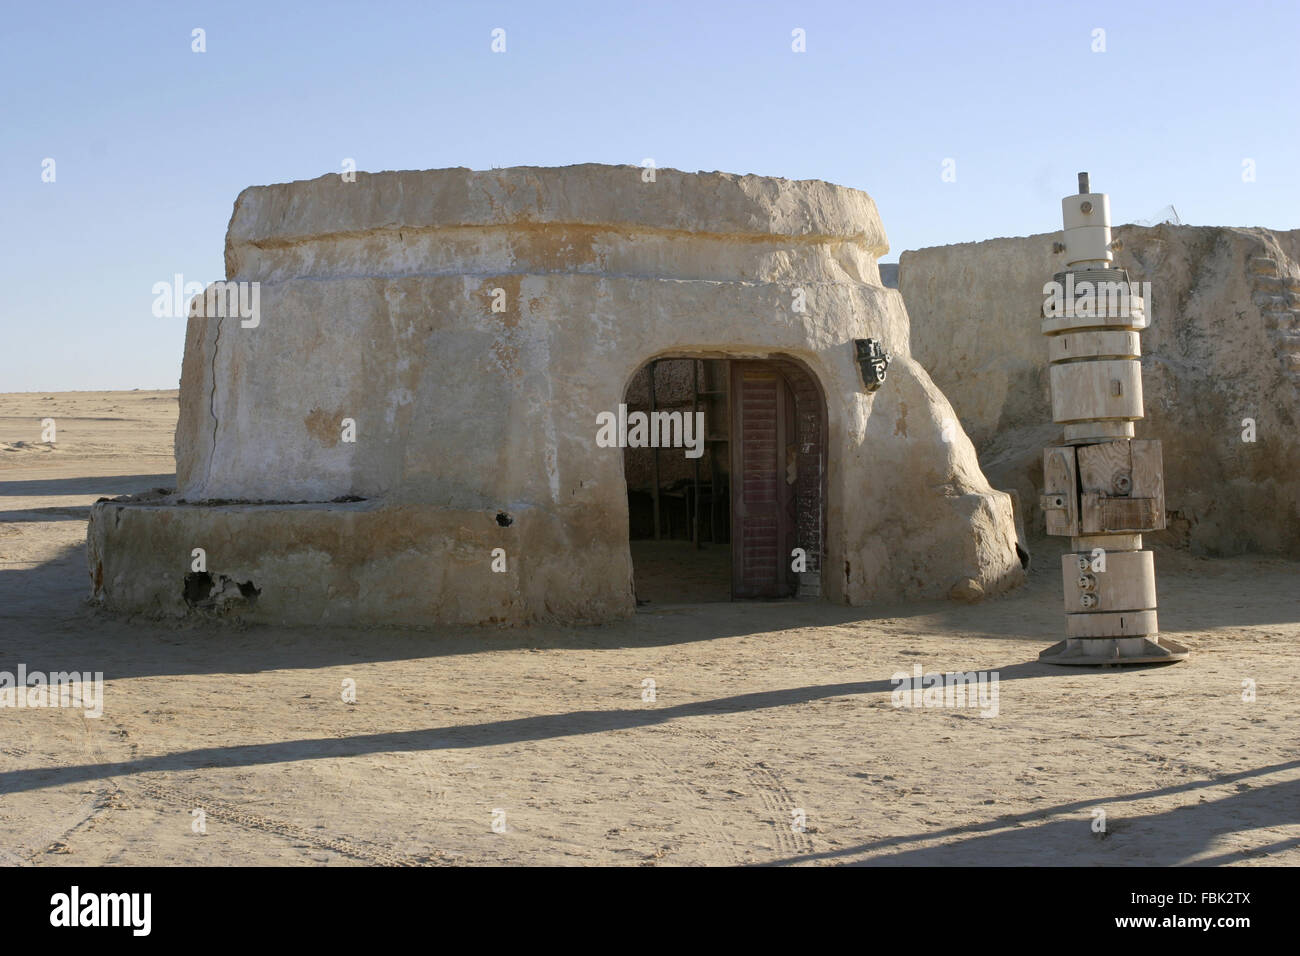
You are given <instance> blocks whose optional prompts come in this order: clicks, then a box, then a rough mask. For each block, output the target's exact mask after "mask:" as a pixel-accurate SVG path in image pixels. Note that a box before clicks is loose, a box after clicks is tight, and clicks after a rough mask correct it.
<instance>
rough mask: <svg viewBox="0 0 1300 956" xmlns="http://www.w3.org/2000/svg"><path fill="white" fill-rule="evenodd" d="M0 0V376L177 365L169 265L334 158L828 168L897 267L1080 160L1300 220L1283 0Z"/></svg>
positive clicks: (176, 371) (1299, 69) (118, 373)
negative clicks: (904, 256) (911, 253)
mask: <svg viewBox="0 0 1300 956" xmlns="http://www.w3.org/2000/svg"><path fill="white" fill-rule="evenodd" d="M5 6H6V9H5V15H4V17H3V20H2V21H0V81H2V83H3V86H0V90H2V92H0V104H2V105H0V120H2V122H0V183H2V184H3V186H2V187H0V227H2V229H3V236H4V240H3V246H2V247H0V252H2V255H0V281H3V287H4V288H5V289H6V290H7V293H8V294H7V295H6V296H5V299H4V302H3V305H2V306H0V392H9V391H53V390H64V389H122V388H137V387H169V388H174V387H176V384H177V382H178V380H179V377H180V366H181V355H182V352H183V348H184V324H185V320H184V318H183V317H157V316H155V315H154V314H153V303H154V299H155V295H154V293H153V291H152V290H153V286H154V284H155V283H158V282H161V281H171V280H172V277H173V276H174V275H175V274H177V273H179V274H181V275H183V276H184V277H185V281H187V282H190V281H199V282H203V283H207V282H210V281H214V280H216V279H220V278H222V277H223V276H224V271H225V269H224V260H223V254H224V242H225V230H226V226H227V224H228V222H229V219H230V214H231V210H232V208H233V204H234V200H235V197H236V196H237V195H238V194H239V192H240V191H241V190H242V189H243V188H245V187H246V186H250V185H258V184H265V183H277V182H288V181H292V180H296V179H311V178H315V177H317V176H320V175H322V174H324V173H331V172H333V173H337V172H340V171H342V169H343V168H344V167H343V165H342V164H343V161H344V160H345V159H346V158H351V159H354V160H355V162H356V165H357V168H358V169H359V170H363V171H368V172H379V171H381V170H391V169H435V168H439V167H448V166H468V167H470V168H472V169H488V168H491V167H494V166H514V165H528V166H563V165H568V164H571V163H586V162H598V163H632V164H640V163H642V162H643V161H644V160H645V159H647V158H649V159H653V161H654V162H655V164H656V165H657V166H658V167H660V168H662V167H673V168H677V169H683V170H688V171H696V170H706V171H707V170H723V171H727V172H734V173H757V174H760V175H767V176H782V177H786V178H790V179H823V180H827V181H829V182H833V183H839V184H841V185H845V186H852V187H855V188H858V189H863V190H865V191H867V192H868V193H870V194H871V196H872V197H873V198H874V199H875V201H876V204H877V206H878V207H879V209H880V213H881V217H882V219H883V221H884V225H885V230H886V233H887V235H888V236H889V240H890V253H889V254H888V255H887V256H885V257H884V260H883V261H887V262H888V261H895V262H896V261H897V259H898V255H899V253H901V252H903V251H904V250H907V249H916V248H921V247H924V246H933V245H943V244H945V243H952V242H966V241H972V240H981V239H989V238H994V237H998V236H1017V235H1028V234H1032V233H1041V232H1051V231H1053V230H1056V229H1059V228H1060V200H1061V197H1063V196H1065V195H1069V194H1071V193H1074V192H1075V190H1076V173H1077V172H1078V171H1079V170H1088V171H1089V172H1090V173H1091V175H1092V188H1093V190H1095V191H1098V192H1106V193H1109V194H1110V197H1111V210H1112V214H1113V217H1114V220H1115V221H1116V222H1117V223H1122V222H1134V221H1142V220H1152V219H1155V218H1157V217H1159V216H1161V215H1162V214H1163V213H1162V211H1163V210H1165V209H1166V207H1169V206H1173V207H1174V209H1175V210H1176V211H1177V214H1178V216H1179V218H1180V219H1181V221H1182V222H1184V223H1189V224H1193V225H1224V226H1265V227H1268V228H1272V229H1295V228H1300V122H1298V119H1300V116H1298V114H1300V54H1297V52H1296V51H1297V44H1298V43H1300V0H1288V2H1250V0H1245V2H1234V3H1231V4H1227V3H1221V2H1220V3H1213V4H1211V3H1208V2H1203V0H1180V2H1159V3H1156V2H1142V0H1127V2H1121V3H1109V2H1089V3H1087V4H1078V3H1074V4H1071V3H1065V2H1058V0H1039V2H1032V3H1031V2H1025V3H1013V2H1005V0H987V2H979V3H976V2H965V0H962V2H958V0H941V2H929V3H927V2H917V0H894V2H891V3H888V4H884V3H874V2H869V0H842V2H816V0H798V2H788V3H775V2H773V3H765V2H761V0H755V2H734V3H733V2H709V0H695V2H685V3H678V2H664V0H643V2H640V3H621V2H616V0H601V2H596V3H589V4H582V3H563V2H562V0H548V2H545V3H536V2H534V3H476V2H465V3H438V2H424V3H398V2H391V3H386V2H357V0H353V2H348V3H332V2H313V3H310V4H307V3H302V4H290V3H277V2H274V0H261V2H255V3H244V2H238V0H223V2H219V3H187V2H170V3H130V2H122V3H113V4H105V3H101V2H98V0H96V2H86V3H79V4H68V3H59V2H50V0H42V2H39V3H23V4H18V3H7V4H6V5H5ZM196 28H197V29H202V30H203V31H204V44H205V46H206V50H205V51H204V52H201V53H200V52H195V51H194V50H193V49H192V47H193V45H194V42H195V41H194V37H193V31H194V30H195V29H196ZM496 29H501V30H504V31H505V52H503V53H494V52H493V51H492V48H491V47H492V42H493V31H494V30H496ZM796 30H802V31H803V37H804V47H805V49H804V50H803V52H796V51H795V50H794V49H793V48H792V47H793V46H794V45H796V39H795V37H794V31H796ZM1098 31H1104V32H1102V33H1099V32H1098ZM1099 47H1104V49H1099ZM51 159H52V160H53V161H54V163H53V167H52V168H53V181H52V182H49V181H45V180H46V179H48V178H49V170H50V165H49V164H48V163H47V162H46V161H47V160H51ZM945 171H947V173H948V175H947V176H945V175H944V174H945Z"/></svg>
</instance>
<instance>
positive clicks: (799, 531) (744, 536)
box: [620, 354, 827, 606]
mask: <svg viewBox="0 0 1300 956" xmlns="http://www.w3.org/2000/svg"><path fill="white" fill-rule="evenodd" d="M624 406H625V411H624V412H623V413H622V414H624V415H625V416H626V421H627V422H628V427H627V439H628V440H627V443H626V444H625V446H624V477H625V479H626V481H627V491H628V523H629V528H628V537H629V546H630V549H631V556H632V566H633V581H634V587H635V591H636V597H637V603H638V605H654V606H663V605H665V604H669V605H671V604H693V603H700V602H705V601H727V600H737V599H745V598H766V599H780V598H789V597H795V596H798V597H817V596H819V595H820V593H821V588H820V582H821V568H822V559H823V548H824V541H825V522H826V474H827V468H826V465H827V462H826V447H827V441H826V402H825V398H824V396H823V394H822V391H821V388H820V385H819V384H818V382H817V380H816V378H815V377H814V375H813V374H812V373H811V372H810V371H809V370H808V369H807V367H805V366H804V365H803V364H802V363H801V362H799V361H797V360H795V359H792V358H789V357H785V356H770V357H765V358H731V357H726V356H723V355H708V354H706V355H665V356H659V357H656V358H654V359H652V360H650V361H649V362H647V363H646V364H645V365H643V366H642V367H641V368H640V369H639V370H638V371H637V372H636V374H635V375H633V376H632V378H631V380H630V381H629V383H628V386H627V389H626V393H625V396H624ZM641 416H644V417H641ZM678 421H680V423H681V431H680V435H681V437H682V441H681V442H678V443H674V442H673V441H672V440H671V439H672V438H674V437H676V436H677V435H678V434H679V433H678V432H677V431H675V429H676V428H677V427H678V426H677V423H678ZM647 422H652V423H655V424H653V425H651V426H649V427H646V428H643V429H642V430H641V431H640V433H639V434H638V433H637V432H636V426H640V425H642V424H643V423H647ZM620 424H621V423H620Z"/></svg>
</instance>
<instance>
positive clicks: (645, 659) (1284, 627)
mask: <svg viewBox="0 0 1300 956" xmlns="http://www.w3.org/2000/svg"><path fill="white" fill-rule="evenodd" d="M176 415H177V402H176V393H175V392H160V391H139V392H100V393H95V392H75V393H30V394H3V395H0V671H3V670H8V671H11V672H12V671H15V670H16V669H17V667H18V665H19V664H25V665H26V666H27V668H28V669H29V670H40V671H57V670H90V671H102V672H103V674H104V680H105V690H104V694H105V699H104V713H103V716H102V717H99V718H94V717H87V716H85V714H84V713H83V712H82V711H80V710H75V709H71V708H47V709H27V708H0V859H3V861H4V862H6V863H9V864H36V865H46V866H50V865H53V866H57V865H60V864H81V865H101V864H104V865H113V864H119V865H120V864H164V865H179V866H190V865H202V864H218V865H220V864H306V865H311V864H353V865H355V864H383V865H389V864H397V865H402V864H434V865H448V864H509V863H527V864H592V863H594V864H626V865H672V864H717V865H727V864H750V863H754V864H841V863H867V864H957V865H960V864H992V865H1011V864H1015V865H1051V864H1085V865H1091V864H1111V865H1114V864H1119V865H1125V864H1156V865H1176V864H1275V865H1276V864H1289V865H1297V864H1300V746H1298V745H1300V721H1298V720H1297V717H1298V716H1300V695H1297V693H1296V690H1295V688H1296V683H1297V678H1298V677H1300V564H1298V563H1296V562H1294V561H1288V560H1284V559H1280V558H1270V557H1260V556H1248V557H1239V558H1232V559H1217V560H1206V559H1195V558H1192V557H1190V556H1188V555H1187V554H1186V553H1183V552H1177V551H1168V550H1157V553H1156V567H1157V580H1158V587H1159V592H1160V620H1161V623H1162V630H1163V632H1164V633H1166V634H1168V635H1169V636H1171V637H1173V638H1174V639H1176V640H1178V641H1180V642H1182V643H1184V644H1186V645H1188V646H1189V647H1190V648H1191V650H1192V656H1191V658H1190V659H1189V660H1188V661H1186V662H1184V663H1180V664H1176V665H1173V666H1165V667H1147V668H1132V669H1124V670H1115V669H1108V670H1075V669H1071V668H1054V667H1051V666H1049V665H1042V664H1038V663H1037V662H1036V657H1037V654H1038V652H1039V651H1040V650H1041V649H1043V648H1044V647H1046V646H1048V645H1049V644H1051V643H1053V642H1055V641H1056V640H1057V639H1058V637H1059V636H1060V634H1061V631H1062V629H1063V626H1064V625H1063V616H1062V608H1061V598H1060V580H1059V575H1060V571H1059V562H1058V559H1057V555H1059V553H1060V550H1061V547H1062V545H1063V544H1064V542H1061V541H1055V540H1046V539H1039V540H1036V541H1034V542H1033V545H1034V548H1033V552H1034V563H1033V566H1032V567H1031V571H1030V574H1029V583H1028V584H1027V585H1026V586H1025V587H1023V588H1021V589H1019V590H1017V591H1015V592H1013V593H1011V594H1009V595H1007V596H1005V597H1002V598H999V599H995V600H990V601H986V602H984V603H981V604H975V605H960V604H954V603H946V602H936V603H928V604H909V605H897V606H890V605H875V606H872V607H868V608H847V607H841V606H836V605H830V604H817V603H806V602H777V603H737V604H731V603H714V604H700V605H663V604H658V603H653V602H652V603H651V604H649V605H646V606H644V607H642V608H641V609H640V610H639V611H638V613H637V614H636V616H635V617H633V618H631V619H629V620H626V621H623V622H620V623H617V624H612V625H607V626H601V627H588V628H531V629H497V628H459V629H445V628H444V629H428V630H418V629H396V628H394V629H372V630H366V631H361V630H345V629H332V630H330V629H314V630H306V629H304V630H295V629H276V628H265V627H249V626H242V625H240V624H239V623H238V622H236V621H217V622H213V621H210V620H204V619H193V620H179V621H155V620H146V619H136V620H127V619H121V618H117V617H112V616H108V615H106V614H104V613H102V612H100V611H98V610H96V609H95V608H93V607H91V606H89V605H88V603H87V595H88V594H89V579H88V574H87V570H86V566H85V534H86V518H87V514H88V511H89V505H90V504H91V503H92V502H93V501H95V500H96V499H97V498H98V497H100V496H112V495H118V494H125V493H131V492H139V491H145V490H148V489H150V488H154V487H171V486H173V483H174V477H173V474H174V473H173V458H172V438H173V432H174V429H175V423H176ZM47 417H52V418H54V419H55V420H56V423H57V427H58V432H57V442H56V443H55V444H54V445H52V446H51V445H49V444H47V443H43V442H41V440H40V439H41V426H40V421H41V419H42V418H47ZM914 664H920V665H921V666H922V668H923V669H924V670H925V671H927V672H929V671H943V672H946V671H953V670H961V671H980V670H985V671H996V672H997V673H998V675H999V685H998V686H999V709H998V713H997V715H996V716H993V717H981V716H979V712H978V710H976V709H971V708H966V709H959V708H918V709H904V708H896V707H894V706H893V705H892V703H891V692H892V690H893V688H894V685H893V684H892V683H891V680H890V678H891V675H892V674H894V673H895V672H899V671H904V672H911V671H912V668H913V665H914ZM647 679H649V680H653V681H654V691H655V693H654V700H653V701H650V700H644V699H643V691H644V690H645V689H646V688H645V687H644V685H643V681H646V680H647ZM346 681H354V682H355V688H356V702H355V703H346V702H345V701H344V700H343V699H342V693H341V690H342V688H343V686H344V683H345V682H346ZM1246 681H1253V682H1254V687H1255V695H1256V697H1255V699H1254V700H1253V701H1246V700H1243V682H1246ZM1097 808H1101V809H1102V810H1104V811H1105V823H1106V828H1105V832H1096V831H1095V829H1094V820H1095V819H1096V817H1095V813H1094V811H1095V810H1096V809H1097ZM198 810H201V811H203V816H202V822H203V824H204V826H203V829H205V830H206V832H202V833H200V832H195V829H196V824H197V823H198V821H199V819H200V818H199V817H198V816H197V815H195V814H194V811H198ZM795 811H801V812H802V815H803V819H804V820H805V823H806V825H805V826H804V827H803V828H801V829H800V828H795V827H793V826H792V824H793V823H794V822H796V820H797V817H796V816H795ZM494 819H495V820H496V821H497V822H498V824H497V826H498V829H500V828H501V827H500V824H501V822H502V821H503V822H504V832H494V829H493V822H494Z"/></svg>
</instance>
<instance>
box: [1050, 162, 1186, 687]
mask: <svg viewBox="0 0 1300 956" xmlns="http://www.w3.org/2000/svg"><path fill="white" fill-rule="evenodd" d="M1061 212H1062V217H1063V219H1064V224H1065V230H1064V236H1063V241H1062V242H1058V243H1057V244H1056V246H1055V247H1054V249H1055V251H1056V252H1064V253H1065V271H1064V272H1058V273H1057V274H1056V275H1055V276H1054V281H1053V282H1051V283H1049V284H1048V285H1047V286H1046V287H1045V288H1044V294H1045V295H1044V302H1043V325H1042V331H1043V334H1044V335H1045V336H1047V347H1048V363H1049V364H1048V370H1049V375H1050V379H1051V389H1052V420H1053V421H1054V422H1056V423H1057V424H1059V425H1061V426H1063V428H1064V434H1063V436H1062V440H1061V443H1060V444H1058V445H1053V446H1051V447H1049V448H1046V449H1044V451H1043V479H1044V481H1043V497H1042V499H1041V504H1042V507H1043V510H1044V514H1045V517H1046V520H1047V533H1048V534H1052V535H1061V536H1063V537H1068V538H1069V539H1070V551H1069V552H1067V553H1066V554H1065V555H1063V556H1062V558H1061V569H1062V572H1063V575H1064V592H1065V634H1066V638H1065V640H1063V641H1060V642H1058V643H1056V644H1054V645H1052V646H1051V647H1049V648H1048V649H1047V650H1045V651H1043V652H1042V653H1041V654H1040V655H1039V657H1038V659H1039V660H1041V661H1044V662H1047V663H1052V664H1082V665H1107V664H1111V665H1113V664H1149V663H1157V662H1169V661H1178V660H1182V659H1183V658H1185V657H1186V656H1187V648H1186V647H1184V646H1183V645H1181V644H1179V643H1177V642H1175V641H1171V640H1169V639H1168V638H1162V637H1161V636H1160V631H1159V627H1158V622H1157V619H1156V578H1155V563H1154V561H1153V560H1152V554H1151V552H1150V551H1144V550H1142V535H1143V533H1144V532H1149V531H1158V530H1160V529H1162V528H1164V526H1165V492H1164V468H1163V463H1162V461H1161V455H1160V442H1158V441H1152V440H1139V439H1136V438H1134V428H1133V423H1134V422H1136V421H1137V420H1139V419H1140V418H1142V363H1141V361H1140V357H1141V347H1140V343H1139V341H1138V332H1139V331H1140V330H1141V329H1144V328H1146V325H1147V314H1146V308H1147V302H1146V299H1145V297H1144V296H1143V295H1141V294H1139V292H1140V291H1141V290H1139V289H1138V288H1137V283H1130V281H1129V276H1128V272H1127V271H1126V270H1124V269H1120V268H1116V267H1115V256H1114V253H1115V251H1116V250H1117V249H1118V243H1117V242H1113V241H1112V240H1111V234H1110V197H1109V196H1107V195H1106V194H1105V193H1094V192H1091V191H1090V189H1089V184H1088V174H1087V173H1080V174H1079V194H1078V195H1077V196H1067V197H1066V198H1065V199H1063V200H1061ZM1143 288H1144V289H1146V288H1149V287H1148V286H1144V287H1143Z"/></svg>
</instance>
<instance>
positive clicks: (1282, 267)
mask: <svg viewBox="0 0 1300 956" xmlns="http://www.w3.org/2000/svg"><path fill="white" fill-rule="evenodd" d="M1115 236H1116V238H1117V239H1119V240H1120V241H1121V243H1122V248H1121V249H1120V251H1119V253H1118V254H1117V257H1116V259H1117V265H1118V266H1120V267H1123V268H1126V269H1128V270H1129V274H1130V277H1131V278H1132V279H1133V280H1135V281H1149V282H1150V283H1151V297H1150V299H1149V300H1148V302H1147V314H1148V317H1149V322H1150V325H1149V327H1148V328H1147V329H1146V330H1144V331H1143V332H1142V351H1143V357H1142V377H1143V390H1144V396H1145V409H1146V418H1145V419H1144V420H1143V421H1141V422H1138V423H1137V435H1138V437H1139V438H1158V439H1160V440H1161V441H1162V442H1163V446H1164V466H1165V489H1166V506H1167V508H1168V510H1169V523H1170V527H1169V530H1168V531H1166V532H1163V533H1161V534H1160V535H1153V536H1152V537H1153V539H1156V540H1163V541H1164V542H1165V543H1167V544H1171V545H1174V546H1178V547H1185V548H1189V549H1191V550H1193V551H1195V552H1198V553H1204V554H1236V553H1240V552H1244V551H1262V552H1272V553H1282V554H1290V555H1297V554H1300V230H1294V231H1291V232H1273V231H1270V230H1267V229H1236V228H1226V227H1209V226H1175V225H1169V224H1165V225H1160V226H1155V227H1142V226H1119V227H1117V228H1116V229H1115ZM1059 237H1060V234H1059V233H1048V234H1041V235H1035V236H1028V237H1023V238H1015V239H992V240H988V241H986V242H978V243H962V244H958V245H950V246H939V247H934V248H929V249H919V250H916V251H909V252H904V253H903V254H902V256H900V262H899V288H900V290H901V291H902V293H903V298H904V301H905V302H906V303H907V310H908V313H909V315H910V317H911V343H912V353H913V355H914V356H915V357H916V359H917V360H918V361H919V362H920V364H921V365H922V366H924V367H925V368H926V370H927V371H928V372H929V373H930V375H931V376H932V377H933V379H934V381H935V382H936V383H937V384H938V386H939V387H940V388H941V389H943V391H944V393H945V394H946V395H947V396H948V398H949V399H950V400H951V401H952V403H953V406H954V408H956V410H957V414H958V415H959V416H960V418H961V422H962V426H963V427H964V428H965V429H966V431H967V432H968V434H970V436H971V438H972V439H973V440H974V442H975V445H976V447H977V448H978V449H979V453H980V461H981V464H982V465H983V468H984V470H985V472H986V474H988V475H989V477H990V479H991V480H992V481H993V482H994V483H995V484H996V485H997V487H1000V488H1012V489H1016V490H1017V491H1018V493H1019V495H1020V498H1021V500H1022V501H1023V502H1025V503H1026V507H1025V509H1024V511H1025V518H1026V521H1027V522H1030V523H1032V526H1033V527H1035V528H1036V529H1037V530H1039V531H1041V530H1042V528H1043V517H1042V512H1041V510H1040V509H1039V508H1038V507H1037V501H1038V495H1039V494H1040V492H1041V489H1042V447H1043V445H1044V444H1047V443H1049V442H1051V441H1053V440H1054V439H1058V438H1059V437H1060V426H1054V425H1052V423H1051V414H1050V411H1051V405H1050V401H1049V394H1048V384H1047V342H1046V340H1045V339H1044V337H1043V336H1042V335H1041V333H1040V331H1039V321H1040V319H1039V309H1040V307H1041V305H1042V302H1043V284H1044V283H1045V282H1048V281H1050V280H1051V278H1052V276H1053V274H1054V273H1055V272H1058V271H1060V270H1061V269H1062V267H1063V265H1062V262H1061V259H1062V256H1060V255H1057V254H1054V253H1053V252H1052V244H1053V241H1054V240H1057V239H1059ZM1246 418H1251V419H1254V420H1255V423H1256V439H1257V440H1256V441H1255V442H1253V443H1249V442H1245V441H1243V440H1242V432H1243V426H1242V421H1243V419H1246Z"/></svg>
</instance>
